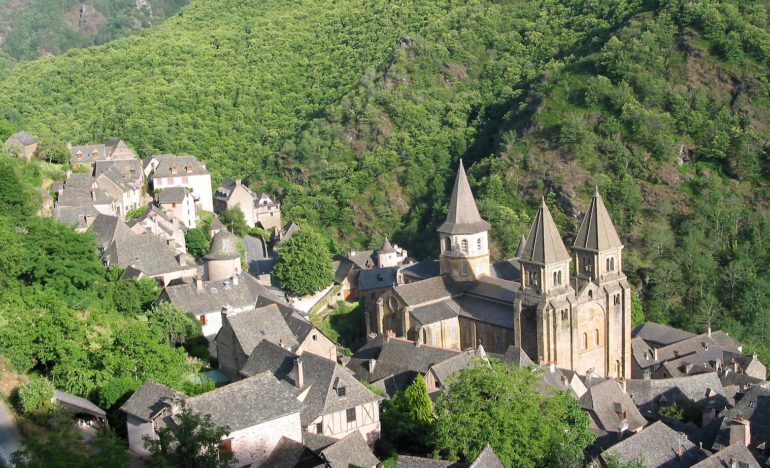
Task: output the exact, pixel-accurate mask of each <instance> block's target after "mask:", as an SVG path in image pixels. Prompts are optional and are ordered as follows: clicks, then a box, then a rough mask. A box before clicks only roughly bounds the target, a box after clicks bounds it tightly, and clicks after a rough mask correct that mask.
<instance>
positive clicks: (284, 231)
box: [278, 221, 299, 244]
mask: <svg viewBox="0 0 770 468" xmlns="http://www.w3.org/2000/svg"><path fill="white" fill-rule="evenodd" d="M297 232H299V224H297V223H295V222H294V221H290V222H288V223H286V225H284V226H283V227H282V228H281V236H280V239H281V240H280V241H278V243H279V244H281V243H283V242H286V241H287V240H289V239H290V238H291V236H293V235H294V234H295V233H297Z"/></svg>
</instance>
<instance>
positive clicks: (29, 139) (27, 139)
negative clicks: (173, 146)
mask: <svg viewBox="0 0 770 468" xmlns="http://www.w3.org/2000/svg"><path fill="white" fill-rule="evenodd" d="M11 140H16V141H18V142H19V143H21V144H22V145H24V146H29V145H34V144H35V143H37V140H36V139H35V138H34V137H33V136H32V135H30V134H29V133H27V132H24V131H21V132H16V133H14V134H13V135H11V136H10V137H8V139H7V140H6V142H8V141H11Z"/></svg>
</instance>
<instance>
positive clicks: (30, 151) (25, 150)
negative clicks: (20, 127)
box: [3, 132, 38, 161]
mask: <svg viewBox="0 0 770 468" xmlns="http://www.w3.org/2000/svg"><path fill="white" fill-rule="evenodd" d="M37 145H38V143H37V140H36V139H35V138H33V137H32V135H30V134H29V133H27V132H16V133H14V134H13V135H11V136H10V137H8V139H7V140H5V143H3V149H4V150H5V151H7V152H8V153H9V154H12V155H14V156H16V157H17V158H24V159H26V160H27V161H31V160H32V159H33V158H34V157H35V155H36V154H37Z"/></svg>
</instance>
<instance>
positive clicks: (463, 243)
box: [460, 239, 468, 254]
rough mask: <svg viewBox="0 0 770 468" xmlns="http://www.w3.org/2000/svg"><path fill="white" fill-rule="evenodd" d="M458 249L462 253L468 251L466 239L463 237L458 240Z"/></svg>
mask: <svg viewBox="0 0 770 468" xmlns="http://www.w3.org/2000/svg"><path fill="white" fill-rule="evenodd" d="M460 250H461V251H462V253H464V254H467V253H468V239H463V240H461V241H460Z"/></svg>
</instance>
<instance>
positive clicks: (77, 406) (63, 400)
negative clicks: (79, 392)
mask: <svg viewBox="0 0 770 468" xmlns="http://www.w3.org/2000/svg"><path fill="white" fill-rule="evenodd" d="M53 398H54V400H56V401H57V402H58V403H59V404H60V405H63V406H65V407H67V408H69V409H70V410H71V411H73V412H75V413H86V414H90V415H92V416H96V417H99V418H105V417H107V413H106V412H105V411H104V410H103V409H101V408H99V407H98V406H96V405H95V404H93V403H91V401H89V400H87V399H85V398H82V397H79V396H76V395H72V394H70V393H66V392H62V391H61V390H55V391H54V394H53Z"/></svg>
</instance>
